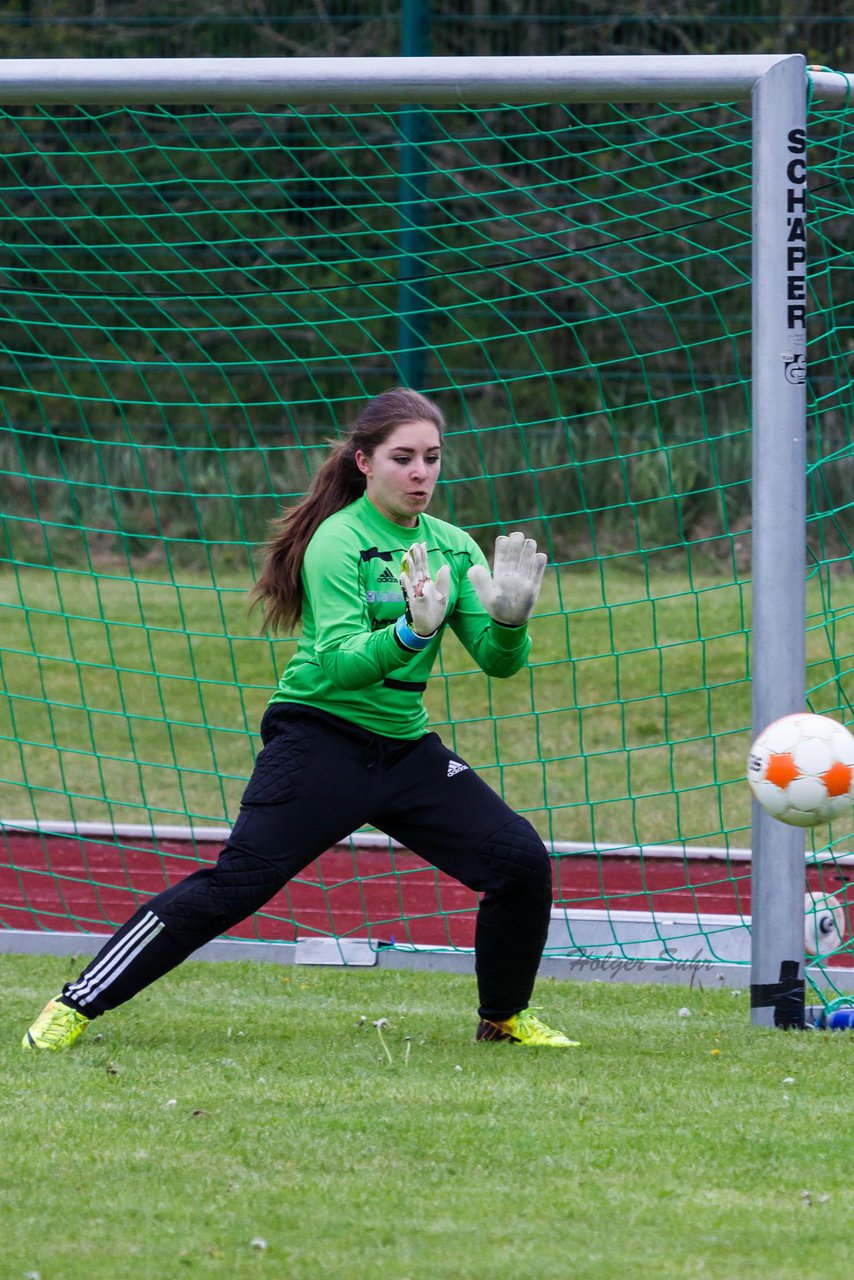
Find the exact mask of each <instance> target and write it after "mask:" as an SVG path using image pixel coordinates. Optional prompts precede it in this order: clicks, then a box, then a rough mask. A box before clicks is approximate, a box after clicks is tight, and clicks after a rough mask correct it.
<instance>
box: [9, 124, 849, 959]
mask: <svg viewBox="0 0 854 1280" xmlns="http://www.w3.org/2000/svg"><path fill="white" fill-rule="evenodd" d="M853 127H854V115H852V112H851V111H850V110H849V109H848V108H847V106H845V105H844V104H839V103H836V104H833V105H828V104H817V105H814V106H812V107H811V109H810V114H809V128H808V136H809V155H808V160H809V170H810V240H809V268H808V269H809V299H810V304H809V305H810V317H811V318H810V328H809V343H810V374H809V381H808V404H809V409H808V415H809V446H808V447H809V504H810V506H809V556H810V560H809V573H808V615H809V618H808V683H809V705H810V707H811V708H812V709H813V710H816V711H820V712H827V713H829V714H833V715H835V716H836V717H837V718H839V719H841V720H842V721H844V722H850V720H851V719H852V716H854V710H853V709H852V706H851V696H852V680H854V677H852V662H854V657H852V655H854V586H852V576H851V563H852V561H851V557H852V527H854V521H852V498H851V495H852V493H854V461H853V460H852V459H854V443H852V391H851V381H852V380H851V366H850V361H851V320H850V289H849V287H848V284H847V281H848V278H849V273H850V255H851V250H852V220H851V216H850V209H851V205H852V196H854V173H852V159H851V156H852V147H851V140H852V130H853ZM0 217H2V224H3V236H2V248H0V291H2V293H0V305H2V315H3V325H2V335H0V341H2V354H0V387H2V396H0V401H2V419H0V432H2V434H0V473H2V491H3V502H2V508H3V511H2V539H3V543H2V546H3V553H2V554H3V557H4V563H3V566H2V570H0V684H1V685H2V693H1V694H0V820H2V826H0V926H2V928H4V929H6V930H22V931H39V932H40V933H42V934H43V935H44V936H45V937H46V938H49V937H50V936H51V935H53V934H57V933H67V932H77V933H84V934H88V933H104V932H110V931H111V930H112V929H113V927H114V926H116V925H117V924H118V923H120V922H121V921H123V920H124V919H125V918H126V916H127V915H128V914H129V912H130V911H131V910H132V909H133V908H134V906H135V905H137V904H138V902H139V901H141V900H142V899H144V898H146V897H148V896H150V895H151V894H152V893H153V892H156V891H158V890H159V889H160V888H162V887H164V886H165V885H166V884H168V883H170V882H172V881H174V879H175V878H177V877H179V876H182V875H184V874H186V873H187V872H189V871H191V870H193V869H194V868H195V867H197V866H198V865H200V864H202V863H205V862H209V861H211V860H213V859H214V858H215V857H216V853H217V850H218V847H219V843H220V842H221V841H222V838H223V836H224V835H225V834H226V832H227V830H228V826H229V823H230V821H232V820H233V818H234V817H235V815H236V812H237V808H238V805H239V800H240V795H241V792H242V789H243V787H244V785H245V781H246V779H247V777H248V774H249V772H250V769H251V767H252V763H253V759H254V755H255V752H256V751H257V749H258V739H257V728H258V724H259V721H260V718H261V715H262V713H263V709H264V706H265V703H266V701H267V698H268V697H269V696H270V693H271V691H272V689H273V688H274V686H275V683H276V680H277V675H278V673H279V672H280V670H281V668H282V667H283V665H284V664H285V663H286V662H287V660H288V658H289V656H290V654H291V653H292V651H293V645H294V641H293V640H291V639H287V638H285V639H281V640H277V641H272V640H270V639H265V638H261V637H260V636H259V634H258V626H257V618H253V617H250V616H249V615H248V613H247V591H248V589H249V587H250V586H251V584H252V581H253V576H254V574H255V573H256V571H257V569H258V567H259V554H260V548H261V544H262V543H263V541H264V538H265V534H266V527H267V524H268V521H269V520H270V518H271V517H273V516H274V515H275V514H276V513H277V512H278V511H279V509H280V507H281V505H282V504H287V503H289V502H292V501H294V500H296V499H297V498H298V497H299V496H300V495H301V494H302V493H303V492H304V491H305V488H306V486H307V484H308V481H309V479H310V477H311V475H312V474H313V472H314V471H315V470H316V468H317V467H318V466H319V465H320V463H321V462H322V460H323V458H324V456H325V450H326V448H327V443H326V442H327V440H328V439H329V438H330V437H334V436H336V435H337V434H338V433H340V432H341V431H342V430H343V429H344V427H345V426H346V424H347V423H348V422H349V421H351V420H352V417H353V416H354V414H355V413H356V412H357V411H358V409H359V408H360V406H361V405H362V404H363V403H364V401H365V400H366V399H367V398H369V397H370V396H372V395H374V394H376V393H377V392H379V391H381V390H384V389H386V388H387V387H389V386H390V385H392V384H394V383H398V382H408V383H410V384H412V385H417V386H418V388H419V389H421V390H424V391H425V392H427V393H428V394H429V395H431V396H433V397H434V398H435V399H436V401H437V402H438V403H439V405H440V406H441V408H442V409H443V411H444V413H445V415H446V418H447V420H448V423H449V435H448V439H447V449H446V455H447V456H446V463H445V471H444V476H443V480H442V483H441V487H440V491H439V493H438V497H437V500H436V504H435V507H434V510H435V511H436V513H437V514H439V515H441V516H444V517H446V518H449V519H451V520H453V521H454V522H456V523H457V524H460V525H462V526H464V527H465V528H467V529H468V530H470V531H471V533H472V534H473V535H474V537H475V538H476V539H477V540H478V541H479V542H480V543H481V544H482V545H483V546H484V548H485V549H486V550H489V549H490V547H491V544H492V540H493V538H494V536H495V535H496V533H498V532H501V531H505V530H509V529H512V528H522V529H524V530H525V531H526V532H528V533H529V534H531V535H533V536H534V537H536V538H537V540H538V542H539V543H540V544H541V545H542V546H543V547H544V548H545V549H546V550H547V552H548V556H549V562H550V569H549V571H548V574H547V579H546V584H545V588H544V591H543V596H542V599H541V604H540V607H539V612H538V614H537V616H536V618H535V620H534V622H533V627H532V631H533V638H534V648H533V653H532V661H531V665H530V667H529V668H527V669H526V670H525V671H524V672H522V673H521V674H520V675H518V676H517V677H516V678H515V679H513V680H512V681H507V682H494V681H492V682H491V681H489V680H487V679H486V678H485V677H484V676H483V675H482V674H480V673H479V672H477V671H476V670H474V669H473V666H472V663H471V660H470V659H469V658H468V657H467V656H466V654H465V653H464V652H463V651H462V650H461V649H460V648H459V647H458V646H457V645H456V643H455V642H454V641H453V640H452V639H451V638H449V640H448V641H447V642H446V643H445V645H444V648H443V655H442V660H441V666H440V667H438V668H437V671H436V674H435V678H434V679H433V680H432V681H431V683H430V685H429V688H428V692H427V695H426V696H427V702H428V706H429V710H430V713H431V719H432V723H433V727H435V728H436V729H437V730H438V731H439V733H440V734H441V735H442V736H443V737H444V739H445V740H446V742H448V743H449V745H452V746H453V748H454V749H455V750H456V751H458V752H460V753H461V754H462V755H463V756H465V758H466V759H467V760H468V761H469V762H470V763H471V764H472V766H473V767H475V768H477V769H478V770H479V771H480V772H481V773H482V775H483V776H484V778H485V779H486V780H487V781H488V782H489V783H490V784H491V785H493V786H494V787H495V788H497V789H498V790H499V791H500V792H501V793H502V794H503V795H504V796H505V798H506V799H507V800H508V802H509V803H510V804H511V805H512V806H513V807H514V808H516V809H518V810H519V811H521V812H524V813H525V814H527V816H528V817H529V818H530V819H531V820H532V821H533V823H534V824H535V825H536V826H537V828H538V829H539V831H540V832H541V833H542V835H543V837H544V838H545V839H546V841H547V842H548V844H549V846H550V848H551V849H552V850H553V854H554V862H555V883H556V904H555V906H556V911H555V916H554V920H553V927H552V933H551V935H550V939H549V954H553V955H558V954H560V955H569V956H574V957H577V958H578V959H579V960H580V961H589V962H591V963H592V962H593V961H596V960H601V961H604V960H605V959H608V960H614V959H617V960H634V959H637V958H638V957H641V958H643V957H645V958H648V959H650V960H660V959H662V958H663V959H664V960H665V961H667V960H670V961H676V960H680V961H684V960H686V959H689V958H692V957H693V958H695V959H696V958H697V957H701V958H702V959H705V960H708V961H709V962H713V961H733V962H742V961H743V962H746V961H747V960H748V958H749V952H748V950H747V949H746V947H745V937H746V929H745V921H746V920H747V919H748V918H749V915H750V894H749V886H750V859H749V845H750V830H749V824H750V806H749V792H748V788H747V786H746V785H745V781H744V769H745V755H746V749H747V745H748V742H749V726H750V674H751V673H750V661H749V636H750V620H751V582H750V546H751V407H750V406H751V400H750V382H749V369H750V355H751V352H750V345H751V318H750V274H751V265H750V264H751V143H750V119H749V109H748V107H747V105H746V104H744V103H742V104H736V105H733V104H715V105H709V104H704V105H697V104H694V105H691V104H689V105H686V106H683V107H682V108H676V107H674V106H662V107H655V106H648V105H630V106H623V107H620V106H616V105H612V104H610V103H604V102H599V103H595V104H590V105H573V106H568V105H561V104H555V103H548V102H538V101H536V100H534V101H532V102H531V103H530V104H529V105H522V106H505V107H501V106H495V107H489V108H485V107H464V106H454V107H441V106H434V107H430V108H427V107H421V106H408V107H401V108H396V109H392V108H388V107H379V106H376V107H371V106H365V105H362V106H358V107H353V106H350V105H348V104H342V105H341V106H339V107H330V106H313V105H308V106H280V107H271V106H258V107H256V108H252V107H221V108H214V107H210V106H206V105H204V104H202V105H197V106H194V105H187V106H180V105H165V106H164V105H161V106H158V105H156V104H154V105H150V106H147V107H112V106H103V107H87V106H85V105H80V106H73V107H72V106H58V107H51V108H48V107H41V106H38V105H35V106H10V107H6V108H5V109H3V111H2V115H0ZM851 849H852V844H851V828H850V822H849V823H848V824H847V826H845V828H844V829H840V830H836V829H835V828H834V829H832V830H831V831H830V832H828V831H827V830H826V829H825V830H821V831H819V832H818V834H817V835H816V836H815V837H814V840H813V847H812V850H811V852H810V855H809V857H808V887H809V889H810V890H811V891H813V892H814V893H815V894H816V895H817V896H818V900H819V909H821V908H822V906H823V898H824V897H825V896H827V895H833V897H834V898H835V899H836V901H837V903H839V904H841V911H842V915H843V917H844V929H843V933H844V934H845V937H846V939H847V938H850V931H851V925H852V920H851V915H850V904H849V899H848V897H847V877H848V875H849V874H850V868H848V864H849V862H850V858H851ZM846 868H848V869H846ZM475 906H476V902H475V900H474V897H473V895H471V894H470V893H468V892H467V891H466V890H464V889H462V888H461V887H460V886H458V885H456V884H455V883H454V882H452V881H450V880H447V879H445V878H444V877H443V876H441V875H439V874H438V873H436V872H435V871H433V870H432V869H431V868H429V867H426V866H425V864H423V863H421V862H420V861H419V860H418V859H417V858H416V857H414V856H413V855H412V854H411V852H410V851H408V850H404V849H400V848H398V847H396V846H394V845H392V844H390V842H389V841H388V840H387V839H386V838H385V837H384V836H382V835H381V834H378V833H376V832H371V831H363V832H361V833H354V835H353V837H352V838H351V840H350V841H349V842H348V843H347V844H346V845H344V846H341V847H339V848H336V849H334V850H330V851H329V852H328V853H326V854H324V855H323V856H322V857H321V858H320V860H319V861H318V862H317V863H315V864H314V865H313V866H311V867H310V868H309V869H308V870H307V871H306V872H305V873H304V874H303V875H301V876H300V877H299V878H298V879H297V880H295V881H294V882H292V883H291V884H290V885H289V886H288V888H287V889H286V890H285V891H284V892H283V893H282V894H280V895H278V896H277V897H276V898H275V899H274V900H273V901H272V902H271V903H270V904H269V905H268V907H267V908H266V909H265V911H263V912H262V913H260V914H259V915H258V916H257V917H255V918H253V919H252V920H250V921H247V922H246V923H245V924H244V925H242V926H240V927H238V928H237V929H235V930H234V931H233V936H235V937H239V938H252V939H256V940H266V941H274V942H282V943H292V942H293V941H294V940H295V939H296V938H337V939H352V938H366V939H370V940H371V943H372V945H373V946H380V945H382V946H394V947H397V948H401V949H407V948H408V949H412V948H435V949H442V948H452V949H453V948H468V947H470V946H471V944H472V937H473V913H474V909H475ZM847 948H848V942H847V941H846V940H843V942H842V944H841V947H837V948H836V950H835V954H833V955H831V956H823V957H822V958H821V963H822V967H823V968H824V970H825V971H826V973H827V974H830V976H831V978H832V975H833V968H834V965H837V966H838V965H840V964H844V963H846V961H847V960H848V959H850V957H846V951H847Z"/></svg>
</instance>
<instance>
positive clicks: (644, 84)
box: [0, 54, 850, 106]
mask: <svg viewBox="0 0 854 1280" xmlns="http://www.w3.org/2000/svg"><path fill="white" fill-rule="evenodd" d="M789 56H791V55H788V54H737V55H729V54H727V55H724V54H709V55H692V56H684V57H683V56H681V55H680V56H665V55H656V56H647V55H640V56H637V55H635V56H631V55H623V56H617V57H556V56H555V57H481V58H469V57H459V58H8V59H0V105H6V106H10V105H26V104H38V105H43V106H52V105H54V106H55V105H65V106H74V105H78V104H80V103H85V104H99V103H109V104H121V105H127V106H132V105H134V104H140V103H150V102H158V103H164V104H176V103H200V102H205V103H241V104H245V103H253V104H256V103H257V104H263V103H278V104H286V105H293V106H300V105H306V104H312V103H316V104H321V103H330V102H335V103H342V104H343V103H356V102H370V103H380V102H392V103H406V102H418V103H424V104H433V105H436V104H441V103H447V104H450V103H460V102H465V103H471V104H483V103H522V102H532V101H535V102H602V101H606V102H715V101H718V102H720V101H726V102H737V101H746V100H748V99H749V98H750V95H751V93H752V91H753V89H754V87H755V85H756V83H757V82H758V81H759V80H761V79H762V77H763V76H765V75H766V74H767V73H768V72H769V71H770V70H771V68H772V67H774V66H775V65H776V64H777V63H779V62H784V61H786V60H787V58H788V57H789ZM811 78H812V86H813V97H814V98H822V99H823V100H838V101H843V102H844V101H845V100H846V96H847V95H849V94H850V80H849V78H848V77H846V76H844V75H838V74H832V73H825V72H816V73H814V74H812V77H811Z"/></svg>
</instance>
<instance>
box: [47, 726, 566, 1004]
mask: <svg viewBox="0 0 854 1280" xmlns="http://www.w3.org/2000/svg"><path fill="white" fill-rule="evenodd" d="M261 737H262V740H263V742H264V748H263V750H262V751H261V753H260V755H259V756H258V758H257V760H256V762H255V769H254V771H253V773H252V777H251V779H250V781H249V785H248V786H247V788H246V791H245V793H244V795H243V801H242V805H241V809H240V814H239V816H238V819H237V822H236V823H235V825H234V829H233V830H232V832H231V836H230V838H229V841H228V844H227V845H226V846H225V848H224V849H223V850H222V853H221V854H220V856H219V859H218V861H217V862H216V864H215V865H214V866H212V867H205V868H204V869H203V870H200V871H196V872H194V873H193V874H192V875H190V876H188V877H187V878H186V879H185V880H182V881H181V882H180V883H179V884H176V885H173V886H172V887H171V888H169V889H166V890H164V892H163V893H160V894H158V895H157V897H156V898H153V899H152V900H151V901H150V902H149V903H147V904H146V905H145V906H144V907H140V908H139V910H138V911H136V912H135V914H134V915H133V916H132V917H131V919H130V920H128V922H127V924H125V925H123V926H122V928H121V929H119V930H118V932H117V933H116V934H114V935H113V937H112V938H110V940H109V941H108V942H107V943H106V945H105V946H104V947H103V948H102V949H101V951H100V952H99V953H98V955H97V956H96V957H95V958H94V960H92V961H91V963H90V964H89V965H87V966H86V968H85V969H84V970H83V972H82V974H81V975H80V977H79V978H78V979H77V980H76V981H75V982H71V983H69V984H68V985H67V986H66V987H65V989H64V991H63V998H64V999H65V1000H67V1001H68V1002H69V1003H71V1004H73V1005H74V1006H75V1007H76V1008H77V1009H79V1010H80V1012H81V1013H84V1014H86V1015H87V1017H90V1018H91V1017H96V1016H97V1015H98V1014H101V1013H104V1012H106V1010H108V1009H114V1008H115V1007H116V1006H117V1005H120V1004H122V1003H124V1001H125V1000H129V999H130V998H131V996H134V995H136V993H137V992H138V991H140V990H142V988H143V987H146V986H148V984H149V983H151V982H154V981H155V980H156V979H157V978H159V977H161V976H162V975H163V974H164V973H167V972H168V971H169V970H170V969H172V968H174V967H175V965H177V964H180V963H181V961H182V960H184V959H186V957H187V956H189V955H190V954H191V953H192V952H193V951H195V950H196V949H197V948H198V947H201V946H203V945H204V944H205V943H206V942H210V941H211V940H212V939H213V938H216V937H217V936H218V935H219V934H221V933H224V932H225V931H226V930H227V929H230V928H231V927H232V926H233V925H235V924H237V923H238V922H239V921H241V920H244V919H246V917H247V916H250V915H252V914H253V912H255V911H258V910H259V909H260V908H261V907H263V906H264V904H265V903H266V902H268V901H269V900H270V898H272V897H273V895H274V894H275V893H277V892H278V891H279V890H280V889H281V888H282V887H283V886H284V885H285V884H287V882H288V881H289V880H290V879H292V877H293V876H295V875H298V874H299V872H300V871H302V870H303V869H304V868H305V867H306V866H308V864H309V863H311V862H313V861H314V859H315V858H317V857H319V855H320V854H321V853H323V851H324V850H325V849H328V848H329V847H330V846H331V845H333V844H335V843H336V842H337V841H339V840H342V839H344V838H345V837H346V836H348V835H349V834H350V832H351V831H355V830H357V829H358V828H359V827H360V826H362V825H363V824H364V823H370V824H371V825H373V826H375V827H378V828H379V829H380V830H381V831H384V832H386V833H387V834H388V835H390V836H391V837H392V838H394V839H396V840H399V841H400V843H401V844H402V845H404V846H406V847H407V848H409V849H412V850H413V851H414V852H415V853H417V854H419V855H420V856H421V857H422V858H424V859H426V860H427V861H428V862H431V863H432V864H433V865H434V866H435V867H438V868H439V870H440V871H444V872H447V873H448V874H449V875H451V876H453V877H454V878H455V879H457V880H460V881H461V882H462V883H463V884H465V885H467V886H468V887H469V888H470V889H474V890H476V891H477V892H478V893H480V894H482V895H483V896H482V898H481V901H480V906H479V909H478V914H477V924H476V928H475V958H476V969H477V982H478V994H479V999H480V1010H479V1011H480V1016H481V1017H485V1018H491V1019H503V1018H507V1017H510V1016H511V1014H513V1013H516V1012H518V1011H519V1010H520V1009H523V1008H525V1007H526V1006H527V1004H528V1003H529V1001H530V997H531V992H532V990H533V985H534V979H535V977H536V973H537V968H538V966H539V962H540V957H541V955H542V951H543V947H544V945H545V940H546V933H547V930H548V923H549V911H550V908H551V900H552V896H551V868H550V864H549V859H548V855H547V853H546V850H545V846H544V845H543V842H542V840H541V839H540V837H539V836H538V835H537V833H536V831H535V830H534V828H533V827H532V826H531V824H530V823H529V822H528V821H527V820H526V819H525V818H522V817H520V816H519V815H518V814H516V813H514V812H513V810H512V809H510V808H508V806H507V805H506V804H505V803H504V801H503V800H502V799H501V797H500V796H498V795H496V793H495V792H494V791H493V790H492V789H491V788H490V787H488V786H487V784H486V783H485V782H484V781H483V779H482V778H479V777H478V776H477V774H476V773H475V772H474V771H473V770H472V769H470V768H469V767H468V766H467V765H465V762H463V761H461V760H460V759H459V757H458V756H456V755H454V754H453V752H451V751H449V750H448V749H447V748H446V747H445V746H444V745H443V744H442V742H441V740H440V739H439V737H438V736H437V735H436V734H435V733H428V734H426V735H425V736H424V737H423V738H418V739H416V740H414V741H401V740H399V739H396V738H386V737H381V736H379V735H377V734H374V733H370V732H368V731H367V730H364V729H360V728H358V727H357V726H355V725H351V724H349V723H348V722H347V721H344V720H341V719H340V718H338V717H335V716H330V715H326V714H325V713H323V712H320V711H312V710H310V709H306V708H303V707H296V706H295V705H293V704H282V705H279V706H273V707H270V708H269V709H268V711H267V713H266V714H265V716H264V720H263V721H262V724H261ZM454 765H456V767H453V766H454Z"/></svg>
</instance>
